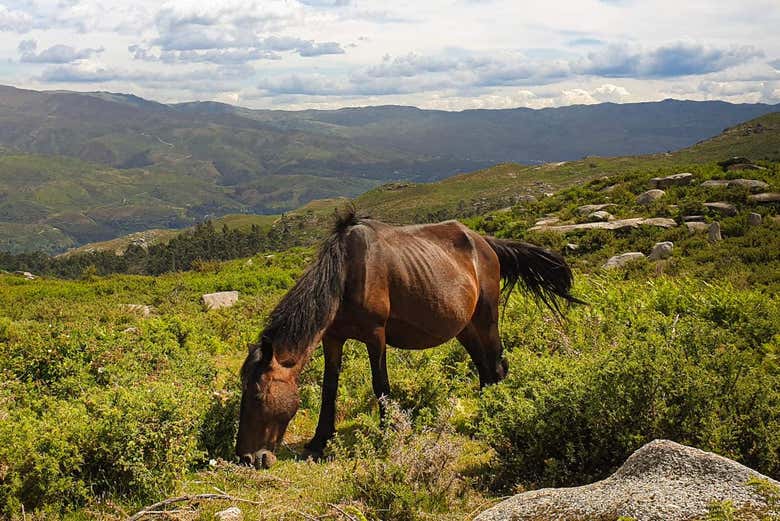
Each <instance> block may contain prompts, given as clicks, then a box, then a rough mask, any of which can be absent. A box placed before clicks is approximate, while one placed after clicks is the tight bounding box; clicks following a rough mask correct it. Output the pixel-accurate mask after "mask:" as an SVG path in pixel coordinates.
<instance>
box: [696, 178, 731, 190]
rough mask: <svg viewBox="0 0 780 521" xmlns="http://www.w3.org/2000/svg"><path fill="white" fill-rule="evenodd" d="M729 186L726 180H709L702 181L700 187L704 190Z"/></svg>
mask: <svg viewBox="0 0 780 521" xmlns="http://www.w3.org/2000/svg"><path fill="white" fill-rule="evenodd" d="M728 185H729V180H728V179H710V180H709V181H704V182H703V183H702V184H701V186H703V187H705V188H726V187H727V186H728Z"/></svg>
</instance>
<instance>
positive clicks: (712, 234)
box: [707, 221, 723, 242]
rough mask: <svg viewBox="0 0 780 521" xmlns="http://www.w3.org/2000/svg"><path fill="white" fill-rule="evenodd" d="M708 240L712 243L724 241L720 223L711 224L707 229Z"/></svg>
mask: <svg viewBox="0 0 780 521" xmlns="http://www.w3.org/2000/svg"><path fill="white" fill-rule="evenodd" d="M707 240H708V241H710V242H718V241H721V240H723V237H721V235H720V223H719V222H718V221H715V222H714V223H710V226H709V227H708V228H707Z"/></svg>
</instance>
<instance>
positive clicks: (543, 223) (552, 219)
mask: <svg viewBox="0 0 780 521" xmlns="http://www.w3.org/2000/svg"><path fill="white" fill-rule="evenodd" d="M560 221H561V220H560V219H559V218H557V217H549V218H547V219H539V220H538V221H536V223H535V224H534V226H550V225H551V224H555V223H558V222H560Z"/></svg>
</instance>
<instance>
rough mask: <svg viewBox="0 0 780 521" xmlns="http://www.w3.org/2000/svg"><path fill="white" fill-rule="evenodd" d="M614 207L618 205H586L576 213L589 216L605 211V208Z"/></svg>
mask: <svg viewBox="0 0 780 521" xmlns="http://www.w3.org/2000/svg"><path fill="white" fill-rule="evenodd" d="M612 206H617V205H616V204H615V203H606V204H586V205H583V206H580V207H578V208H577V209H576V210H575V211H576V212H577V213H578V214H580V215H588V214H589V213H593V212H598V211H600V210H603V209H604V208H610V207H612Z"/></svg>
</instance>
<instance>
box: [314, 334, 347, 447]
mask: <svg viewBox="0 0 780 521" xmlns="http://www.w3.org/2000/svg"><path fill="white" fill-rule="evenodd" d="M343 347H344V339H342V338H333V337H328V336H326V337H325V338H323V339H322V350H323V352H324V354H325V372H324V375H323V377H322V405H321V406H320V417H319V420H318V421H317V429H316V430H315V431H314V438H312V440H311V441H310V442H309V443H307V444H306V449H307V450H308V451H309V452H311V453H312V455H314V456H319V455H321V454H322V451H323V450H325V445H326V444H327V443H328V441H329V440H330V439H331V438H332V437H333V435H334V434H336V395H337V394H338V388H339V374H340V373H341V356H342V353H343Z"/></svg>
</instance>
